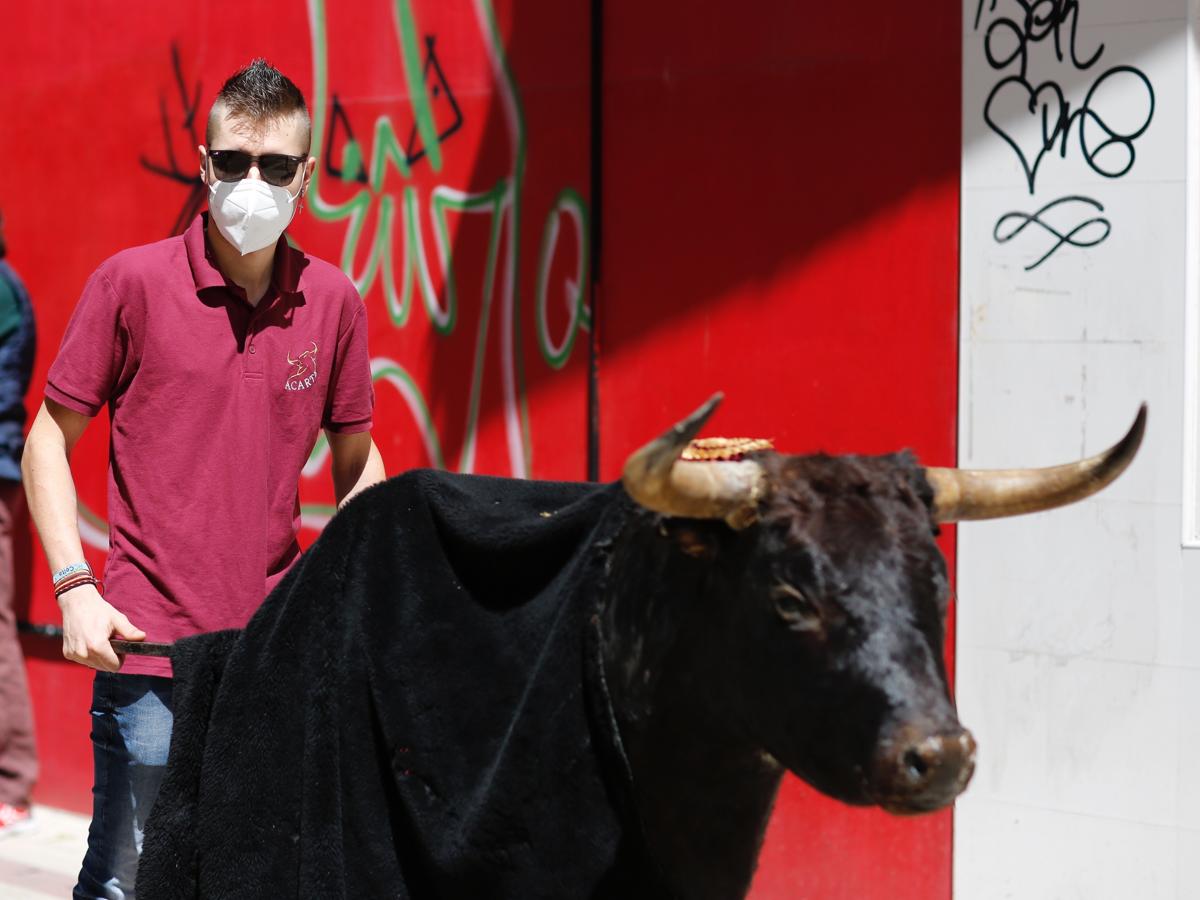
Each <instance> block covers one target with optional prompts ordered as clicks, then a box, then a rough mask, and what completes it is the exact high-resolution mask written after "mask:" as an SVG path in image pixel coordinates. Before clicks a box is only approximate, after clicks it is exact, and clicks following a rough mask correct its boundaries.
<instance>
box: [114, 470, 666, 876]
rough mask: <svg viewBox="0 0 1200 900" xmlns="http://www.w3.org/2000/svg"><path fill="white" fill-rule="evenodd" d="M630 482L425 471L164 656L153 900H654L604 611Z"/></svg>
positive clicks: (346, 515) (377, 494) (386, 492)
mask: <svg viewBox="0 0 1200 900" xmlns="http://www.w3.org/2000/svg"><path fill="white" fill-rule="evenodd" d="M629 511H630V502H629V501H628V500H627V498H626V497H625V495H624V493H623V492H622V491H621V488H620V487H619V486H618V485H607V486H597V485H587V484H565V483H547V482H530V481H519V480H513V479H499V478H485V477H477V476H461V475H451V474H446V473H439V472H433V471H425V470H422V471H414V472H410V473H408V474H406V475H403V476H401V477H398V478H395V479H393V480H391V481H389V482H386V483H385V484H382V485H379V486H377V487H376V488H373V489H371V490H370V491H367V492H365V493H364V494H363V495H361V496H360V497H358V498H356V499H355V500H354V501H353V502H352V503H350V504H349V505H348V506H347V508H346V509H345V510H343V511H342V512H341V513H340V514H338V515H337V516H336V517H335V518H334V520H333V521H332V522H331V523H330V525H329V526H328V528H326V530H325V532H324V534H322V536H321V538H320V539H319V540H318V541H317V542H316V543H315V544H314V545H313V546H312V548H310V550H309V551H308V552H307V553H306V554H305V555H304V557H303V559H302V560H301V561H300V562H299V563H298V564H297V566H296V568H295V569H294V570H293V571H292V573H290V574H289V575H288V577H287V578H286V579H285V580H284V581H283V582H282V583H281V584H280V585H279V586H278V587H277V588H276V590H275V591H274V592H272V594H271V595H270V596H269V597H268V598H267V600H266V601H265V602H264V604H263V606H262V608H261V609H260V610H259V611H258V613H257V614H256V615H255V616H254V618H253V619H252V620H251V621H250V623H249V624H248V625H247V627H246V628H245V629H244V630H241V631H225V632H217V633H214V634H206V635H200V636H197V637H194V638H188V639H185V640H182V641H180V642H179V643H178V644H177V645H176V646H175V648H174V649H173V651H172V656H171V660H172V663H173V665H174V669H175V682H176V683H175V690H174V698H175V731H174V737H173V739H172V742H171V752H170V759H169V762H168V770H167V774H166V777H165V779H164V783H163V786H162V790H161V793H160V794H159V798H158V801H157V803H156V805H155V807H154V810H153V812H152V814H151V817H150V821H149V823H148V826H147V830H146V837H145V845H144V852H143V856H142V861H141V865H140V869H139V875H138V885H137V887H138V896H139V898H140V900H181V898H190V897H205V898H221V900H228V898H263V897H272V898H287V897H303V898H316V897H320V898H322V900H332V898H356V900H358V898H376V897H381V898H382V897H396V898H408V897H413V898H425V897H445V898H465V897H472V898H474V897H495V898H509V897H511V898H520V900H529V898H539V897H554V898H559V897H562V898H568V897H631V896H664V895H665V893H666V892H665V891H663V890H661V889H659V888H658V887H657V886H656V885H657V884H658V882H657V879H656V877H655V875H654V872H653V870H652V867H651V866H650V865H649V864H648V862H647V861H646V859H645V857H644V855H643V852H642V849H641V848H642V846H643V845H642V842H641V841H640V839H639V837H638V831H637V826H636V824H634V823H633V822H632V820H631V819H630V818H629V816H628V815H627V812H626V811H627V810H628V809H629V807H628V797H629V780H628V779H629V773H628V767H627V765H626V763H625V760H624V756H623V753H622V751H621V747H620V740H619V738H618V736H617V734H616V730H615V726H614V725H613V719H612V716H611V711H610V708H609V706H608V703H607V695H606V693H605V689H604V684H603V676H602V672H601V668H600V662H599V640H598V632H597V629H598V625H597V621H598V619H597V617H596V615H595V612H596V610H595V606H596V603H597V598H598V597H599V595H600V588H601V582H602V579H603V577H604V567H605V563H606V561H607V551H608V548H609V546H610V539H611V537H612V535H613V534H614V533H615V532H616V530H617V529H619V527H620V525H621V522H622V520H623V519H624V518H625V517H626V516H627V515H628V513H629Z"/></svg>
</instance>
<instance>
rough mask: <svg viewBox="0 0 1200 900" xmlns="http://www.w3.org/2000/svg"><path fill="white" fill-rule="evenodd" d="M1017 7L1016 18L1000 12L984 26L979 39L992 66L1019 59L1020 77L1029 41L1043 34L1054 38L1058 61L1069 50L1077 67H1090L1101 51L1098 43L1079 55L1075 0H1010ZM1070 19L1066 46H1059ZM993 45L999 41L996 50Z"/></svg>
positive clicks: (1003, 66)
mask: <svg viewBox="0 0 1200 900" xmlns="http://www.w3.org/2000/svg"><path fill="white" fill-rule="evenodd" d="M1012 2H1013V3H1015V4H1016V5H1017V6H1018V7H1020V10H1021V16H1020V21H1019V22H1018V21H1017V20H1016V19H1012V18H1009V17H1007V16H1001V17H999V18H996V19H994V20H993V21H992V23H991V24H990V25H989V26H988V29H987V32H986V33H985V35H984V40H983V52H984V55H985V56H986V57H987V61H988V65H990V66H991V67H992V68H993V69H1006V68H1008V66H1009V65H1011V64H1012V63H1013V62H1014V61H1015V62H1019V63H1020V72H1019V74H1020V75H1021V77H1022V78H1024V77H1025V74H1026V72H1027V71H1028V65H1029V45H1030V44H1038V43H1041V42H1042V41H1044V40H1046V39H1047V38H1051V37H1052V38H1054V55H1055V58H1056V59H1057V60H1058V61H1059V62H1060V63H1061V62H1065V61H1066V57H1067V55H1068V54H1069V55H1070V57H1071V64H1072V65H1073V66H1074V67H1075V68H1076V69H1079V70H1080V71H1083V70H1085V69H1090V68H1091V67H1092V66H1093V65H1095V63H1096V62H1097V61H1098V60H1099V59H1100V54H1102V53H1103V52H1104V45H1103V44H1101V45H1100V46H1099V47H1097V48H1096V50H1095V52H1094V53H1092V55H1091V56H1090V57H1088V58H1087V59H1086V60H1082V59H1080V58H1079V49H1078V45H1077V42H1078V38H1079V0H1034V2H1032V3H1031V2H1028V0H1012ZM983 3H984V0H979V6H978V7H977V8H976V10H975V30H976V31H978V30H979V20H980V18H981V16H982V15H983ZM996 3H997V0H992V3H991V6H990V7H989V8H988V12H995V11H996ZM1068 21H1070V23H1071V30H1070V34H1069V35H1067V50H1066V51H1065V52H1064V50H1063V26H1065V25H1066V24H1067V22H1068ZM1005 38H1007V39H1009V40H1011V41H1012V46H1011V47H1010V48H1008V55H1007V56H1004V55H1002V54H1003V53H1004V48H1003V45H1002V44H1003V40H1004V39H1005ZM997 45H1000V47H999V52H997V49H998V48H997Z"/></svg>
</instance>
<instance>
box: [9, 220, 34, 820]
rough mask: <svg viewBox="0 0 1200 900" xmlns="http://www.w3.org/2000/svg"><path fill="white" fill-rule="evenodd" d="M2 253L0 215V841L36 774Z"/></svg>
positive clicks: (17, 432)
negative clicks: (21, 616)
mask: <svg viewBox="0 0 1200 900" xmlns="http://www.w3.org/2000/svg"><path fill="white" fill-rule="evenodd" d="M7 251H8V245H7V243H6V241H5V237H4V212H3V211H2V210H0V837H5V836H6V835H10V834H15V833H17V832H19V831H24V830H25V829H27V828H28V827H29V826H30V825H32V824H33V819H32V817H31V815H30V809H29V803H30V793H31V791H32V790H33V783H34V782H35V781H36V780H37V771H38V763H37V750H36V747H35V745H34V738H33V708H32V705H31V703H30V701H29V685H28V684H27V683H26V679H25V661H24V659H23V658H22V656H21V645H20V643H19V642H18V641H17V616H16V610H15V608H14V600H15V596H14V595H15V590H14V585H15V582H14V567H13V531H14V528H15V527H16V526H17V523H19V522H21V521H22V520H23V519H22V513H23V511H24V509H25V495H24V493H23V492H22V490H21V450H22V449H23V447H24V441H25V438H24V434H25V392H26V391H27V390H28V389H29V379H30V377H31V376H32V374H33V351H34V343H35V334H34V325H33V306H32V304H31V303H30V301H29V292H28V291H26V290H25V285H24V284H22V283H21V279H20V278H19V277H18V276H17V273H16V272H15V271H13V268H12V266H10V265H9V264H8V262H7V260H6V259H5V257H6V256H7Z"/></svg>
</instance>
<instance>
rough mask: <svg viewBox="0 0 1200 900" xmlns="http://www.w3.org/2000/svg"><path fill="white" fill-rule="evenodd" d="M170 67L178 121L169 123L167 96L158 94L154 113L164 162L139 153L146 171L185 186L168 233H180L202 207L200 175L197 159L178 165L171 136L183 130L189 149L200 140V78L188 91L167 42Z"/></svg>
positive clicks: (173, 49)
mask: <svg viewBox="0 0 1200 900" xmlns="http://www.w3.org/2000/svg"><path fill="white" fill-rule="evenodd" d="M171 70H172V75H173V77H174V80H175V88H176V90H177V91H178V92H179V98H178V99H179V107H180V115H179V119H180V121H179V124H178V125H177V126H172V124H171V115H170V113H169V112H168V110H167V98H166V97H163V96H161V95H160V96H159V98H158V114H159V122H160V125H161V127H162V138H163V151H164V155H165V156H166V159H167V161H166V163H165V164H162V163H156V162H152V161H151V160H149V159H147V158H146V157H145V156H144V155H143V156H142V157H141V160H140V161H141V164H142V168H143V169H145V170H146V171H148V172H153V173H154V174H155V175H159V176H161V177H163V178H169V179H170V180H171V181H174V182H177V183H178V184H182V185H185V186H186V187H187V188H188V193H187V197H186V198H185V199H184V201H183V207H182V208H181V209H180V211H179V213H178V215H176V217H175V222H174V223H173V224H172V225H171V234H173V235H175V234H182V233H183V231H184V230H185V229H186V228H187V227H188V225H189V224H190V223H191V221H192V219H194V218H195V217H196V216H197V214H198V213H199V212H200V210H201V209H202V208H203V207H204V194H205V190H206V189H205V187H204V179H202V178H201V177H200V165H199V162H198V161H193V162H192V164H191V165H188V166H180V164H179V160H178V158H177V157H176V156H175V140H176V136H177V134H178V133H179V132H183V133H184V134H186V136H187V145H188V147H187V149H188V152H189V153H193V152H195V148H196V146H197V145H198V144H199V143H200V140H199V137H198V136H197V134H196V113H197V111H198V110H199V106H200V82H199V80H197V81H196V85H195V87H194V89H193V90H192V91H191V92H190V93H189V91H188V86H187V79H186V78H185V77H184V75H183V63H182V62H181V61H180V58H179V47H178V45H176V44H174V43H172V44H171ZM189 159H190V160H195V157H189Z"/></svg>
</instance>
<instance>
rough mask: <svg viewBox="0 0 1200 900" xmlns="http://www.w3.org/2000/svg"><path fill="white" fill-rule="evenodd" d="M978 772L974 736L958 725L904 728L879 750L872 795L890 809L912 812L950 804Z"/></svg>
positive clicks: (872, 775) (873, 773) (874, 764)
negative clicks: (941, 727)
mask: <svg viewBox="0 0 1200 900" xmlns="http://www.w3.org/2000/svg"><path fill="white" fill-rule="evenodd" d="M974 772H975V738H974V737H972V736H971V732H969V731H967V730H966V729H964V728H961V727H959V726H953V727H950V728H945V729H942V730H939V731H936V732H922V731H920V730H918V729H916V728H914V727H912V726H908V727H905V728H902V729H900V731H899V732H898V733H897V734H896V735H894V736H893V737H892V739H891V740H889V741H887V742H885V743H884V745H883V746H882V747H881V749H880V751H879V752H878V753H877V754H876V756H875V760H874V763H873V765H872V767H871V772H870V787H869V790H870V794H871V796H872V798H873V799H874V801H875V802H876V803H878V804H879V805H880V806H881V807H883V808H884V809H886V810H887V811H888V812H892V813H897V814H902V815H903V814H912V813H922V812H930V811H932V810H935V809H941V808H942V807H944V806H949V805H950V804H951V803H953V802H954V799H955V798H956V797H957V796H958V795H959V794H961V793H962V791H963V789H964V788H966V786H967V783H968V782H969V781H970V780H971V776H972V775H973V774H974Z"/></svg>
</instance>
